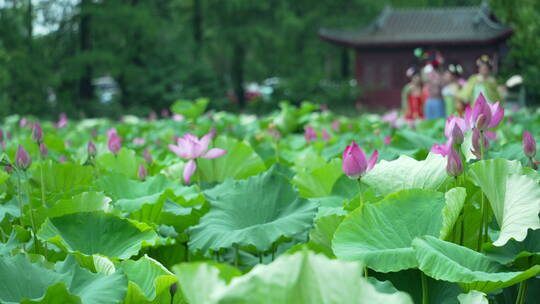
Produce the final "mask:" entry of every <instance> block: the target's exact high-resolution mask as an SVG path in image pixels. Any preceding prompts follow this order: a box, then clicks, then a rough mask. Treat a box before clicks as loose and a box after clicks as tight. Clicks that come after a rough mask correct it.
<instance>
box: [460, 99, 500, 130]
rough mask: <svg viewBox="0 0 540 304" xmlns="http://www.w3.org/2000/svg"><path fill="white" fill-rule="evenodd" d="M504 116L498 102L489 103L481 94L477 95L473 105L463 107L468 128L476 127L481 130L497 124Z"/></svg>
mask: <svg viewBox="0 0 540 304" xmlns="http://www.w3.org/2000/svg"><path fill="white" fill-rule="evenodd" d="M503 118H504V109H503V108H502V107H501V106H500V103H499V102H496V103H494V104H491V103H489V102H487V101H486V98H485V97H484V95H483V94H480V95H478V98H477V99H476V102H475V103H474V107H473V108H472V109H471V108H470V107H468V108H466V109H465V121H466V122H467V124H468V128H473V127H476V128H478V129H479V130H481V131H483V130H486V129H492V128H495V127H497V126H498V125H499V123H500V122H501V121H502V119H503Z"/></svg>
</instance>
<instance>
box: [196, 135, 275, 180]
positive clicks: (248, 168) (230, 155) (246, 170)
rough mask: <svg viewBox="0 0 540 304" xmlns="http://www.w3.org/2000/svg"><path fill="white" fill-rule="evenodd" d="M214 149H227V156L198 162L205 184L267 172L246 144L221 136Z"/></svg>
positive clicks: (261, 161)
mask: <svg viewBox="0 0 540 304" xmlns="http://www.w3.org/2000/svg"><path fill="white" fill-rule="evenodd" d="M213 147H216V148H220V149H225V150H227V154H225V155H223V156H221V157H218V158H214V159H198V160H197V166H198V167H197V170H198V172H199V173H200V175H201V179H202V180H203V181H205V182H223V181H225V179H227V178H229V177H230V178H233V179H243V178H247V177H249V176H252V175H256V174H259V173H261V172H263V171H265V170H266V166H265V165H264V162H263V160H262V159H261V158H260V157H259V155H258V154H257V153H256V152H255V151H254V150H253V149H252V148H251V146H249V144H247V143H245V142H242V141H238V140H236V139H234V138H229V137H223V136H220V137H218V138H217V139H215V140H214V141H213ZM195 175H197V173H195Z"/></svg>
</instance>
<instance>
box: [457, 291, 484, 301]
mask: <svg viewBox="0 0 540 304" xmlns="http://www.w3.org/2000/svg"><path fill="white" fill-rule="evenodd" d="M458 301H459V304H489V301H488V299H487V298H486V294H485V293H483V292H479V291H478V290H471V291H469V292H468V293H462V294H460V295H459V296H458Z"/></svg>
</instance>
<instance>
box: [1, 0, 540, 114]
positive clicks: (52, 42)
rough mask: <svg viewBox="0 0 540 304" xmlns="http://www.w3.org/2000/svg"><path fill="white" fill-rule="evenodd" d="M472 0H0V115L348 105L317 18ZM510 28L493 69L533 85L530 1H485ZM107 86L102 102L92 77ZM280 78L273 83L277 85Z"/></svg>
mask: <svg viewBox="0 0 540 304" xmlns="http://www.w3.org/2000/svg"><path fill="white" fill-rule="evenodd" d="M480 3H481V1H480V0H478V1H474V0H444V1H443V0H410V1H398V0H386V1H371V0H348V1H336V0H318V1H307V0H266V1H252V0H226V1H224V0H153V1H145V0H0V115H2V116H3V115H7V114H9V113H19V114H34V115H39V116H44V117H51V118H52V117H53V116H54V117H55V116H56V115H58V113H59V112H67V113H68V114H70V115H74V116H75V117H82V116H101V115H107V116H118V115H120V114H123V113H134V114H143V113H148V112H149V111H159V110H161V109H163V108H167V107H169V106H170V105H171V104H172V103H173V102H174V101H176V100H178V99H195V98H197V97H201V96H204V97H208V98H210V100H211V101H212V102H211V104H210V107H211V108H217V109H229V110H234V109H244V108H246V105H247V109H251V110H253V111H256V112H257V111H259V112H260V111H266V110H269V109H274V108H276V105H277V102H278V101H279V100H289V101H291V102H293V103H297V102H300V101H302V100H310V101H313V102H315V103H330V102H331V103H332V104H333V105H336V104H338V105H339V104H340V103H342V104H348V105H351V104H354V100H355V96H356V94H357V93H358V91H359V90H360V88H359V87H358V86H356V85H355V83H354V81H351V79H353V78H354V75H353V73H354V71H352V66H353V65H352V64H351V63H352V61H353V60H354V57H353V53H352V51H351V50H346V49H340V48H338V47H335V46H333V45H330V44H328V43H325V42H323V41H321V40H320V39H319V37H318V35H317V32H318V29H319V28H320V27H323V26H324V27H349V28H350V27H362V26H364V25H366V24H367V23H368V22H369V21H371V20H372V19H373V18H374V17H375V16H377V15H378V14H379V13H380V11H381V10H382V9H383V7H384V6H385V5H386V4H391V5H392V6H395V7H404V6H407V7H430V6H431V7H435V6H463V5H479V4H480ZM489 4H490V5H491V6H492V7H493V8H494V9H495V11H496V13H497V14H498V16H500V17H501V18H502V19H503V21H505V22H507V23H508V24H509V25H511V26H512V27H513V28H514V29H515V30H516V34H515V35H514V37H513V38H512V40H511V42H510V43H511V46H512V51H511V54H510V58H509V60H507V65H506V66H505V67H504V69H503V73H504V74H506V75H510V74H515V73H520V74H522V75H524V76H525V79H526V81H527V86H528V87H529V88H528V91H529V93H530V94H532V95H534V96H538V95H540V64H539V62H540V53H539V52H538V49H539V47H540V39H539V37H540V26H539V24H540V2H538V1H537V0H521V1H520V2H519V5H516V3H514V2H511V1H504V0H492V1H489ZM105 76H110V77H112V79H114V80H115V82H116V83H117V85H118V91H119V93H120V94H118V95H117V96H118V97H117V98H115V99H114V100H113V101H112V102H110V103H108V104H107V106H104V105H103V104H102V103H100V102H99V101H98V98H97V96H96V95H97V94H96V89H95V85H94V84H95V83H94V81H95V79H97V78H99V77H105ZM265 80H267V81H268V82H269V83H270V82H271V83H273V84H272V85H273V87H274V92H273V95H272V99H271V100H266V101H260V102H254V103H252V102H250V103H248V102H247V101H246V97H245V96H246V95H247V94H246V92H245V90H246V86H245V85H244V84H246V83H248V82H257V83H263V82H264V81H265ZM276 84H279V85H276Z"/></svg>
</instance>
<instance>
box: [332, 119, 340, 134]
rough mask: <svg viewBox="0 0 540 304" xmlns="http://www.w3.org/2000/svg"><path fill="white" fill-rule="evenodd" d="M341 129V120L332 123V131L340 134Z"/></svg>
mask: <svg viewBox="0 0 540 304" xmlns="http://www.w3.org/2000/svg"><path fill="white" fill-rule="evenodd" d="M340 128H341V125H340V123H339V120H337V119H336V120H334V121H332V130H334V131H335V132H338V131H339V129H340Z"/></svg>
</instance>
